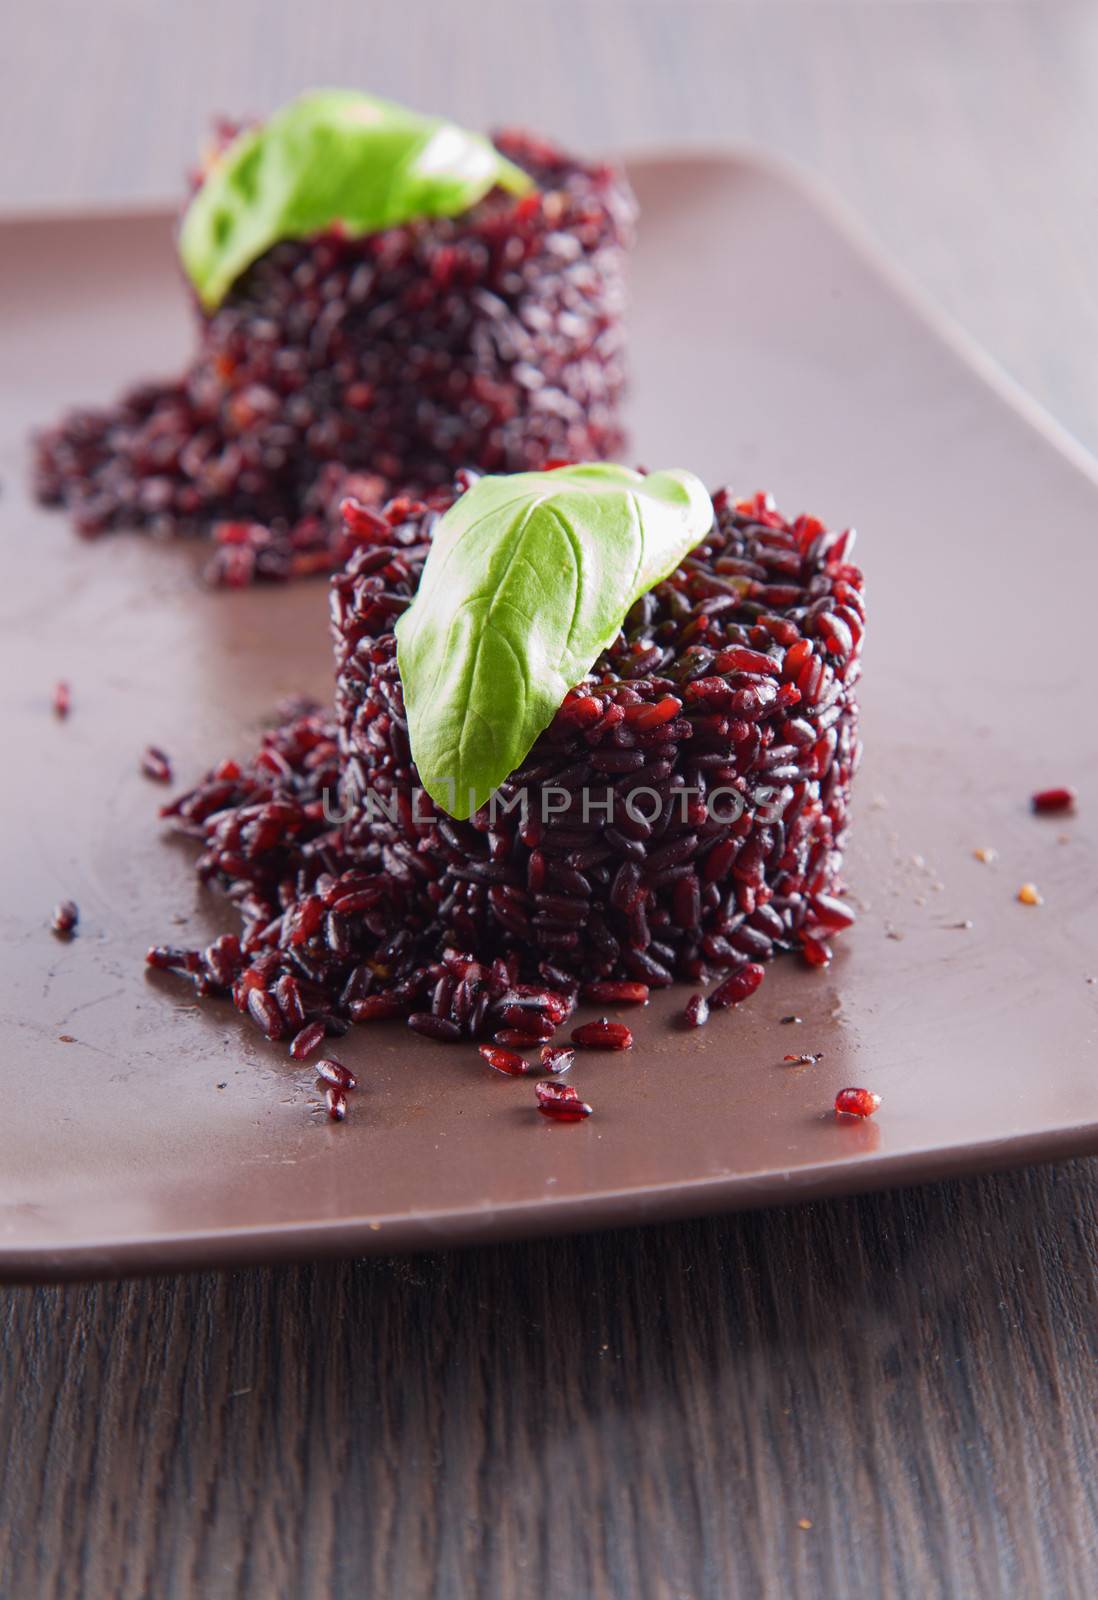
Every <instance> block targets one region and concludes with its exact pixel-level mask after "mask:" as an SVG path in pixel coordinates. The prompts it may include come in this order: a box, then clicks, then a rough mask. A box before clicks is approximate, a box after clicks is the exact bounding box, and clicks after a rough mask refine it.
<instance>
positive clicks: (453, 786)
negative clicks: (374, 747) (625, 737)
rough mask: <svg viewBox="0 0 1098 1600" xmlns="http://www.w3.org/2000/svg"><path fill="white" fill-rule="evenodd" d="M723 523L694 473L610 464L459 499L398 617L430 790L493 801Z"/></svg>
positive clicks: (451, 804) (407, 693)
mask: <svg viewBox="0 0 1098 1600" xmlns="http://www.w3.org/2000/svg"><path fill="white" fill-rule="evenodd" d="M712 523H713V504H712V501H711V500H710V498H709V495H708V494H707V493H706V490H705V487H704V485H703V484H702V483H701V482H700V480H699V479H697V478H695V477H694V475H693V473H690V472H653V473H650V474H648V476H644V475H643V474H641V473H639V472H634V471H632V470H631V469H630V468H628V467H620V466H614V465H611V464H608V463H601V464H597V465H590V466H572V467H558V468H556V469H554V470H552V471H549V472H520V473H515V474H514V475H512V476H510V477H486V478H480V479H479V480H478V481H477V482H476V483H474V484H473V486H472V487H471V488H470V489H469V490H467V491H466V493H465V494H463V495H462V496H461V498H460V499H459V500H457V501H455V503H454V505H453V506H451V508H450V510H449V511H447V512H446V514H445V516H444V517H442V519H441V520H440V522H439V525H438V528H437V529H436V532H435V538H434V543H433V545H432V547H431V551H430V554H429V555H428V557H427V560H426V562H425V564H424V568H423V576H422V578H421V580H420V585H419V590H418V592H417V594H416V597H415V600H414V601H413V603H412V605H411V606H410V607H409V608H408V610H407V611H406V612H405V613H404V615H403V616H402V617H401V618H400V621H399V622H398V624H397V629H396V636H397V664H398V666H399V668H400V676H401V680H402V682H403V686H404V703H405V707H406V710H407V713H408V732H409V738H410V741H411V747H412V756H413V758H414V760H415V763H416V766H417V767H418V768H419V776H420V781H421V783H422V784H423V787H424V788H425V789H426V791H427V793H428V794H429V795H430V796H431V798H432V799H433V800H435V801H436V802H437V803H438V804H439V805H440V806H442V807H443V809H444V810H446V811H448V812H449V813H450V814H451V815H452V816H455V817H468V816H471V815H472V814H473V812H474V811H476V810H477V808H478V807H479V806H481V805H483V804H484V802H485V801H486V800H487V799H488V797H489V796H490V795H491V794H492V792H493V790H495V789H496V788H498V786H499V785H500V784H501V783H502V782H503V781H504V779H505V778H507V777H508V776H509V775H510V774H511V773H512V772H513V771H514V770H515V768H516V767H518V766H519V765H521V763H522V761H523V760H524V759H525V757H526V756H527V755H528V754H529V751H530V748H531V746H532V745H533V743H534V740H535V739H536V738H537V736H538V734H539V733H541V732H542V730H543V729H545V728H546V727H548V725H549V723H550V722H551V721H552V719H553V717H554V715H555V713H556V711H557V709H558V708H559V706H560V704H561V701H562V700H563V699H564V697H565V695H566V694H567V693H568V690H569V689H571V688H573V687H574V686H575V685H576V684H577V683H578V682H579V681H580V680H581V679H582V678H583V677H584V676H585V675H586V674H587V673H588V672H589V671H590V669H591V667H592V666H593V665H594V663H595V661H596V660H597V659H598V657H599V655H600V654H601V653H602V651H603V650H605V649H606V647H607V645H609V644H611V643H612V642H613V640H614V639H615V637H616V636H617V633H618V631H619V629H620V628H621V625H622V622H623V621H624V619H625V614H626V612H627V611H628V610H629V608H630V606H631V605H632V604H633V603H634V601H635V600H637V599H638V598H639V596H640V595H642V594H645V593H646V592H647V590H649V589H651V588H652V586H653V584H656V583H659V581H660V580H661V579H662V578H666V577H667V575H668V573H670V572H673V571H674V569H675V568H676V567H677V566H678V565H679V562H680V561H681V560H682V559H683V557H684V556H685V555H686V554H687V552H688V551H689V550H691V549H693V547H694V546H695V545H696V544H697V543H698V542H699V541H700V540H702V539H704V537H705V535H706V534H707V533H708V532H709V530H710V528H711V527H712Z"/></svg>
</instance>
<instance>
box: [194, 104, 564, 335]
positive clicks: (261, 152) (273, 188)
mask: <svg viewBox="0 0 1098 1600" xmlns="http://www.w3.org/2000/svg"><path fill="white" fill-rule="evenodd" d="M495 184H499V186H500V187H501V188H503V189H508V190H510V191H511V193H513V194H525V193H527V192H528V191H529V190H531V189H533V187H534V183H533V180H532V179H531V178H530V177H529V176H528V174H527V173H525V172H523V171H522V169H521V168H520V167H516V166H515V165H514V163H513V162H511V161H507V160H505V158H504V157H503V156H501V155H500V153H499V151H498V150H497V149H496V147H495V145H494V144H493V143H492V142H491V140H490V139H486V138H485V137H484V135H483V134H479V133H467V132H466V131H465V129H464V128H459V127H457V126H456V125H455V124H454V123H452V122H444V121H442V120H441V119H440V118H438V117H423V116H420V115H419V114H418V113H417V112H414V111H408V110H406V109H405V108H404V107H403V106H397V105H393V104H391V103H390V102H389V101H387V100H378V99H377V98H376V97H375V96H373V95H369V94H359V93H357V92H356V91H354V90H351V89H319V90H316V91H314V92H313V93H311V94H305V95H302V96H301V97H300V98H299V99H297V100H294V101H291V103H290V104H289V105H287V106H284V107H283V108H282V110H281V111H277V112H275V114H274V116H272V117H271V118H270V120H269V121H267V122H265V123H264V124H263V126H262V127H259V128H250V129H248V130H247V131H246V132H244V133H242V134H240V135H239V136H238V137H237V138H236V139H234V140H233V141H232V143H231V144H230V145H229V146H228V148H227V149H226V150H224V151H223V152H222V153H221V154H220V155H219V156H218V157H217V158H216V160H215V161H214V163H213V165H212V167H211V169H210V171H209V172H208V173H207V175H206V178H205V180H204V182H203V184H202V187H201V188H200V189H199V190H198V192H197V193H196V194H195V196H194V199H193V200H192V201H191V203H190V205H189V206H188V208H187V214H186V216H185V217H184V218H183V227H182V230H181V232H180V236H179V253H180V255H181V257H182V260H183V266H184V269H185V270H186V273H187V276H188V277H189V278H190V280H191V282H192V283H193V284H194V286H195V288H196V290H197V291H198V295H199V298H200V300H201V301H202V304H203V305H204V306H205V307H206V308H207V310H212V309H213V308H214V307H216V306H218V305H219V304H220V303H221V301H222V300H223V299H224V297H225V295H226V294H227V293H228V291H229V289H230V288H231V287H232V285H233V284H234V283H235V282H236V280H237V278H239V277H240V275H241V273H242V272H244V271H245V269H246V268H247V267H250V266H251V264H252V262H253V261H256V260H258V258H259V257H260V256H261V255H263V253H264V251H266V250H269V249H270V247H271V246H272V245H273V244H277V243H278V241H279V240H280V239H306V238H309V237H310V236H311V235H313V234H316V233H320V232H322V231H323V230H324V229H325V228H328V227H331V226H332V224H334V223H339V224H340V225H341V226H342V227H343V228H344V229H345V230H346V231H347V232H348V233H351V234H363V233H376V232H378V231H379V230H380V229H382V228H391V227H395V226H396V225H397V224H398V223H402V222H410V221H412V220H413V219H414V218H416V217H452V216H457V215H458V214H459V213H460V212H462V211H467V210H468V209H469V207H470V206H472V205H475V204H476V202H477V201H478V200H480V199H481V198H482V197H483V196H484V195H486V194H487V193H488V191H489V189H491V188H492V187H493V185H495Z"/></svg>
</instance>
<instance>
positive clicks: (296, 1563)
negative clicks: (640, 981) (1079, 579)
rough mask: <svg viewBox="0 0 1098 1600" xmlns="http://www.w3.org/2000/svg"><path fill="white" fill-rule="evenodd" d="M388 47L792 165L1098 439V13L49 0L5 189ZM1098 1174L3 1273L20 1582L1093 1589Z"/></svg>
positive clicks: (186, 139)
mask: <svg viewBox="0 0 1098 1600" xmlns="http://www.w3.org/2000/svg"><path fill="white" fill-rule="evenodd" d="M356 80H357V81H361V82H362V83H364V84H368V85H369V86H371V87H377V88H380V89H382V90H383V91H387V92H389V93H391V94H393V95H394V96H396V97H398V98H406V99H409V100H412V101H415V102H418V103H420V104H422V105H425V106H432V107H438V108H440V109H445V110H447V111H449V112H451V113H453V114H455V115H457V116H459V117H462V118H464V119H466V120H468V121H470V122H471V123H474V124H479V123H484V122H488V121H492V120H506V119H512V120H517V119H519V118H521V119H523V120H525V121H528V122H530V123H532V124H534V125H536V126H540V127H542V128H544V129H545V130H546V131H549V132H552V133H556V134H558V135H562V136H564V137H566V138H569V139H570V140H572V141H573V142H575V143H576V144H577V145H579V146H582V147H605V148H637V147H649V148H651V147H655V146H657V145H660V144H664V143H667V142H669V141H676V142H679V143H688V144H693V145H702V146H708V147H712V146H716V145H725V144H728V143H730V142H737V141H751V142H756V143H759V144H762V145H765V146H766V147H768V148H770V149H773V150H776V151H779V152H781V153H783V154H786V155H789V156H792V157H794V158H795V159H798V160H800V161H801V162H803V163H805V164H806V165H809V166H811V167H813V168H814V169H816V170H817V171H818V172H821V173H822V174H824V175H825V176H826V177H827V178H828V179H830V180H831V182H832V183H833V185H834V186H835V187H836V188H837V189H838V190H839V191H840V192H841V193H843V194H844V195H845V196H846V197H847V198H848V199H849V200H850V201H852V202H853V203H854V204H855V206H857V207H859V208H860V209H861V210H862V212H863V214H864V215H865V217H866V218H867V220H868V222H869V224H870V226H871V227H872V228H873V229H874V230H875V231H876V233H877V234H878V236H879V237H880V238H881V239H882V240H883V241H884V242H885V243H886V245H888V246H889V247H890V249H891V250H892V251H893V253H894V254H895V255H897V256H898V257H900V258H901V259H902V260H903V261H904V262H905V263H906V264H907V266H908V268H909V270H910V271H911V272H912V273H913V275H914V276H915V277H916V278H917V279H919V280H920V281H921V282H922V283H923V285H924V286H925V287H927V288H928V289H929V290H930V292H931V293H932V294H933V295H934V296H935V297H936V298H937V299H938V300H939V301H940V302H941V303H942V304H943V305H944V306H945V307H946V308H947V309H948V310H950V311H951V312H953V313H954V314H955V315H956V316H957V317H958V318H959V320H961V321H962V322H964V323H965V324H966V325H967V326H968V327H969V329H970V330H971V331H972V332H974V333H975V334H976V335H977V337H978V338H979V339H981V340H982V341H983V342H984V344H985V345H986V346H987V347H988V348H989V349H990V350H992V351H993V352H994V353H995V354H996V355H997V356H998V357H999V358H1000V359H1001V360H1002V361H1003V362H1004V363H1005V364H1006V365H1007V366H1008V367H1009V368H1010V369H1011V370H1012V371H1013V373H1014V374H1015V375H1016V376H1017V377H1019V378H1020V379H1021V380H1022V382H1023V383H1025V384H1026V385H1027V386H1028V387H1029V388H1030V389H1031V390H1033V391H1034V392H1035V394H1036V395H1037V397H1038V398H1039V399H1041V400H1042V401H1044V402H1045V403H1046V404H1047V405H1048V406H1049V407H1050V408H1051V409H1052V410H1054V411H1055V412H1056V413H1057V414H1058V415H1059V417H1060V418H1061V419H1062V420H1063V421H1065V422H1066V423H1067V424H1068V426H1069V427H1071V428H1073V429H1074V430H1075V431H1076V432H1077V433H1078V434H1079V435H1080V437H1081V438H1082V439H1083V440H1084V442H1086V443H1088V444H1089V445H1091V446H1092V447H1095V448H1098V361H1096V360H1095V359H1094V355H1095V352H1096V351H1098V294H1096V293H1095V292H1094V283H1095V281H1096V279H1095V267H1094V261H1095V248H1094V245H1095V234H1096V220H1098V205H1096V199H1098V195H1096V189H1098V178H1096V176H1095V173H1096V168H1095V165H1094V157H1093V152H1094V150H1095V148H1096V147H1098V139H1096V135H1098V92H1096V90H1098V12H1096V11H1095V9H1094V8H1093V7H1092V6H1089V5H1086V4H1077V5H1076V4H1051V3H1050V4H1045V5H1042V6H1032V7H1027V6H1014V5H1009V4H993V3H989V4H981V3H969V4H966V3H960V4H935V3H932V0H923V3H912V4H889V3H877V4H873V3H863V4H834V5H832V4H827V3H814V4H804V5H784V4H771V5H751V6H742V7H741V6H734V5H725V4H719V3H713V4H706V3H695V0H636V3H634V4H625V3H622V0H554V3H553V4H552V5H549V4H542V3H538V0H477V3H475V4H474V3H472V0H466V3H464V4H457V3H455V0H400V3H399V4H397V3H395V0H393V3H390V4H385V5H374V6H371V7H367V6H362V5H356V4H355V3H354V0H312V3H311V4H310V6H308V7H301V6H297V5H294V4H292V3H291V0H234V4H233V5H232V6H225V5H223V4H218V5H213V4H208V3H206V0H191V3H190V4H189V5H188V6H187V7H178V8H170V9H169V8H167V7H153V6H143V5H141V4H140V3H139V0H103V3H101V4H100V5H99V6H96V7H89V6H87V5H85V4H82V3H77V0H73V3H72V4H60V3H56V0H47V3H41V0H40V3H39V4H38V6H37V7H35V8H33V9H32V8H30V7H23V8H21V9H20V13H19V15H18V17H17V18H14V19H13V20H12V21H11V22H10V23H9V25H8V29H7V33H6V40H5V49H4V51H3V52H2V53H0V151H3V155H2V156H0V206H4V207H7V208H18V209H26V208H28V207H32V206H34V207H37V206H41V205H55V204H72V203H86V202H89V201H94V202H100V203H119V202H129V201H132V200H146V199H153V198H155V199H163V198H165V197H168V196H171V195H172V194H174V193H175V191H176V187H177V173H178V171H179V169H180V168H181V167H182V166H183V165H184V164H185V163H186V161H187V160H189V159H190V157H191V154H192V152H193V148H194V146H195V143H196V141H197V139H198V137H199V135H200V131H201V127H202V123H203V120H204V117H205V114H206V112H207V111H213V110H219V109H223V110H228V111H233V112H238V111H243V110H248V109H250V108H254V109H256V110H263V109H265V108H266V107H268V106H270V105H272V104H274V103H276V102H277V101H278V100H279V99H280V98H282V97H284V96H286V95H287V94H289V93H290V92H292V91H293V90H294V89H296V88H298V87H301V86H303V85H305V84H309V83H317V82H324V81H331V82H352V81H356ZM1081 576H1082V575H1081ZM942 1115H943V1117H945V1116H948V1108H947V1107H943V1110H942ZM1096 1179H1098V1163H1095V1162H1075V1163H1069V1164H1066V1165H1063V1166H1060V1167H1050V1168H1044V1169H1032V1170H1028V1171H1023V1172H1016V1173H1012V1174H1006V1175H1003V1176H1001V1177H997V1178H983V1179H978V1180H976V1179H974V1180H972V1181H970V1182H959V1183H951V1184H941V1185H935V1186H932V1187H928V1188H924V1189H920V1190H913V1191H906V1192H899V1193H894V1194H890V1195H881V1196H876V1197H868V1198H861V1199H856V1200H846V1201H836V1202H833V1203H830V1204H826V1205H816V1206H806V1207H803V1208H801V1209H790V1210H784V1211H774V1212H770V1213H766V1214H760V1215H754V1216H743V1217H732V1218H723V1219H716V1220H711V1221H703V1222H698V1223H694V1224H687V1225H680V1226H674V1227H659V1228H651V1229H647V1230H644V1231H636V1232H630V1233H620V1234H611V1235H600V1236H594V1237H590V1238H585V1239H576V1240H564V1241H559V1242H555V1243H539V1244H534V1245H515V1246H510V1247H499V1248H493V1249H484V1250H478V1251H470V1252H467V1253H456V1254H451V1255H440V1256H432V1257H424V1258H418V1259H408V1260H392V1261H373V1262H349V1263H345V1264H337V1265H332V1264H326V1265H318V1266H303V1267H299V1268H279V1269H276V1270H257V1271H249V1272H238V1273H233V1274H225V1275H206V1276H201V1275H200V1276H192V1277H182V1278H169V1279H162V1280H156V1281H149V1282H130V1283H123V1284H108V1285H99V1286H91V1287H87V1288H82V1287H70V1288H62V1289H37V1290H29V1289H28V1290H5V1291H0V1326H2V1330H3V1335H2V1340H0V1376H2V1379H3V1382H2V1385H0V1438H3V1440H4V1443H5V1448H4V1449H3V1450H2V1451H0V1595H2V1596H3V1597H4V1600H7V1597H9V1596H10V1597H15V1600H32V1597H37V1596H47V1595H49V1596H75V1595H81V1596H84V1595H86V1596H90V1597H94V1600H104V1597H107V1596H114V1595H119V1596H134V1597H137V1596H146V1595H155V1596H157V1597H158V1600H161V1597H169V1596H202V1597H203V1600H205V1597H211V1600H220V1597H222V1596H225V1597H228V1596H246V1597H253V1596H255V1597H260V1600H276V1597H280V1596H287V1597H294V1600H297V1597H301V1596H310V1597H311V1596H314V1595H326V1594H333V1595H337V1596H344V1595H346V1596H358V1595H361V1594H370V1595H376V1596H396V1597H399V1600H408V1597H416V1596H419V1595H428V1594H429V1595H437V1596H464V1595H476V1596H478V1597H482V1600H503V1597H508V1596H527V1595H537V1596H543V1595H547V1596H550V1597H553V1600H556V1597H567V1600H571V1597H603V1596H613V1597H617V1596H623V1597H633V1596H642V1595H643V1596H649V1595H650V1596H654V1597H660V1600H663V1597H666V1600H685V1597H691V1600H709V1597H722V1600H723V1597H726V1596H739V1595H743V1596H751V1597H755V1596H767V1597H769V1596H774V1597H782V1600H784V1597H790V1596H812V1597H817V1596H818V1597H822V1600H835V1597H840V1600H860V1597H863V1596H864V1597H867V1600H870V1597H872V1600H876V1597H878V1596H913V1597H918V1600H926V1597H929V1596H943V1597H945V1596H948V1597H949V1600H956V1597H978V1600H983V1597H985V1596H989V1597H990V1596H1025V1597H1027V1600H1028V1597H1034V1596H1056V1597H1060V1596H1068V1597H1074V1596H1084V1595H1089V1594H1090V1593H1093V1591H1094V1586H1095V1573H1096V1571H1098V1506H1096V1491H1095V1483H1094V1477H1093V1471H1092V1464H1093V1460H1094V1454H1095V1446H1096V1444H1098V1422H1096V1416H1098V1406H1096V1386H1095V1382H1094V1373H1095V1356H1096V1354H1098V1351H1096V1349H1095V1344H1096V1328H1098V1317H1096V1311H1098V1307H1096V1296H1095V1280H1094V1272H1093V1266H1094V1244H1093V1241H1094V1238H1095V1220H1096V1219H1095V1200H1096V1195H1098V1181H1096Z"/></svg>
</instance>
